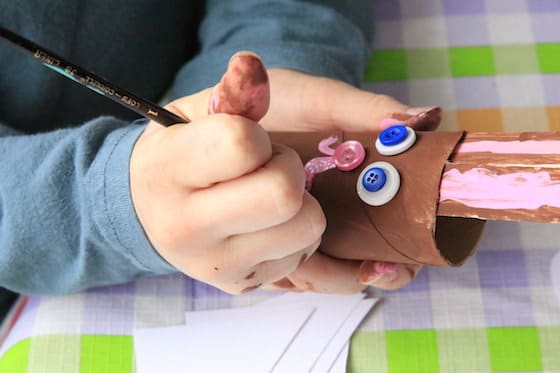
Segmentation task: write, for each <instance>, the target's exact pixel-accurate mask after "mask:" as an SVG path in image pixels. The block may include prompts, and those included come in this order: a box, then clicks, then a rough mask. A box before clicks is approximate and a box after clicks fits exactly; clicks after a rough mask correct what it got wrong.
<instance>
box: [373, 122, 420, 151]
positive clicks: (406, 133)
mask: <svg viewBox="0 0 560 373" xmlns="http://www.w3.org/2000/svg"><path fill="white" fill-rule="evenodd" d="M415 141H416V133H415V132H414V130H413V129H412V128H410V127H407V126H403V125H401V124H397V125H394V126H390V127H387V128H386V129H384V130H383V131H381V133H380V134H379V136H378V137H377V140H375V148H376V149H377V151H378V152H379V154H381V155H397V154H400V153H402V152H404V151H406V150H408V149H409V148H410V147H411V146H412V145H414V142H415Z"/></svg>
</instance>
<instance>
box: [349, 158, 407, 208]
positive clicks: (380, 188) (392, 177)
mask: <svg viewBox="0 0 560 373" xmlns="http://www.w3.org/2000/svg"><path fill="white" fill-rule="evenodd" d="M400 186H401V178H400V175H399V172H398V171H397V169H396V168H395V167H394V166H393V165H392V164H390V163H387V162H373V163H371V164H370V165H368V166H367V167H366V168H364V169H363V170H362V172H361V173H360V176H358V181H357V183H356V192H357V193H358V196H359V197H360V199H361V200H362V201H364V202H365V203H367V204H368V205H370V206H381V205H384V204H386V203H387V202H389V201H391V200H392V199H393V198H394V197H395V196H396V195H397V193H398V191H399V188H400Z"/></svg>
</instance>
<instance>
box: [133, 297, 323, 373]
mask: <svg viewBox="0 0 560 373" xmlns="http://www.w3.org/2000/svg"><path fill="white" fill-rule="evenodd" d="M313 311H314V309H313V308H312V307H305V306H300V307H297V308H295V307H294V306H286V307H277V308H276V312H262V309H258V308H254V307H246V308H245V307H244V308H235V309H224V310H212V311H196V312H189V313H187V316H186V323H185V325H183V326H176V327H167V328H152V329H143V330H136V331H135V332H134V349H135V355H136V367H137V371H138V373H162V372H165V373H183V372H185V371H188V372H201V373H203V372H212V373H213V372H245V373H246V372H256V373H263V372H269V371H270V370H271V369H272V367H273V366H274V365H275V363H276V362H277V361H278V359H279V358H280V357H281V356H282V354H283V353H284V351H285V350H286V348H287V346H289V345H290V343H291V342H292V339H293V338H294V337H295V335H296V334H297V333H298V332H299V330H300V329H301V327H302V326H303V325H304V324H305V322H306V321H307V320H308V318H309V317H310V315H311V314H312V313H313Z"/></svg>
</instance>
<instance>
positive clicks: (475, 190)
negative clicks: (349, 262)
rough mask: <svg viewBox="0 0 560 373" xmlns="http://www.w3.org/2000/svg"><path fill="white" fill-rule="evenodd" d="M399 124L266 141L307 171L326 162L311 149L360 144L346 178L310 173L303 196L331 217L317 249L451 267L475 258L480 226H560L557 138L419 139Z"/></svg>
mask: <svg viewBox="0 0 560 373" xmlns="http://www.w3.org/2000/svg"><path fill="white" fill-rule="evenodd" d="M404 124H406V121H404V122H403V123H402V124H401V125H393V126H390V127H389V128H387V129H386V130H384V131H382V132H371V133H343V132H339V133H335V134H333V133H328V134H320V133H297V134H293V133H273V134H271V137H272V139H273V141H275V142H279V143H283V144H287V145H288V146H291V147H293V148H294V149H295V150H296V151H297V152H298V153H299V154H300V156H301V158H302V161H303V162H304V164H306V170H307V171H310V170H309V165H310V164H313V163H315V162H316V160H317V157H323V156H322V154H321V152H320V151H319V150H318V146H317V144H324V139H329V138H330V139H332V138H333V136H334V137H336V138H337V139H338V141H339V145H338V146H339V147H343V146H344V144H345V143H346V144H347V143H348V142H352V143H353V144H355V143H360V144H362V145H363V148H364V151H363V153H364V154H365V156H363V155H362V154H361V151H360V152H357V153H359V154H360V157H361V159H363V161H362V162H361V163H360V164H359V165H358V166H356V167H354V168H352V169H351V170H343V169H340V168H339V167H325V169H319V170H318V169H317V167H315V168H312V169H311V172H312V175H309V173H308V183H307V184H308V189H309V190H310V192H311V193H312V194H313V195H314V196H315V197H316V198H317V199H318V200H319V202H320V203H321V205H322V207H323V209H324V211H325V213H326V216H327V222H328V226H327V231H326V232H325V235H324V238H323V241H322V244H321V251H323V252H325V253H327V254H329V255H332V256H335V257H340V258H346V259H359V260H362V259H371V260H384V261H394V262H409V263H422V264H431V265H451V266H457V265H460V264H462V263H463V262H464V261H465V260H466V259H467V258H468V257H469V256H470V255H471V254H473V252H474V250H475V247H476V243H477V241H478V239H479V237H480V234H481V232H482V228H483V223H484V220H489V219H492V220H516V221H540V222H551V223H558V222H560V133H557V132H546V133H542V132H541V133H538V132H527V133H464V132H424V131H412V130H411V128H410V127H408V126H405V125H404ZM411 133H412V134H413V135H411ZM386 137H389V140H387V139H385V141H381V140H383V139H384V138H386ZM411 138H412V141H411ZM380 142H381V143H382V144H381V146H380ZM391 142H393V144H391ZM376 143H377V144H376ZM403 144H404V145H403ZM331 146H334V144H333V142H332V140H331ZM391 147H395V148H398V149H397V150H398V151H392V150H390V149H389V150H390V151H387V148H391ZM335 149H338V148H335ZM380 149H381V152H380ZM346 161H347V162H349V160H348V159H347V160H346ZM319 171H320V172H319ZM379 196H380V198H378V197H379Z"/></svg>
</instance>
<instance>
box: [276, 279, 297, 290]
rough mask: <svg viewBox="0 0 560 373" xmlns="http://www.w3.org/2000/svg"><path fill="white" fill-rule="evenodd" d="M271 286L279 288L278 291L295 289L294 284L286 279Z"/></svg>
mask: <svg viewBox="0 0 560 373" xmlns="http://www.w3.org/2000/svg"><path fill="white" fill-rule="evenodd" d="M272 285H274V286H276V287H279V288H280V289H293V288H295V287H296V285H294V283H293V282H292V281H290V279H289V278H287V277H284V278H283V279H280V280H278V281H275V282H273V283H272Z"/></svg>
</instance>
